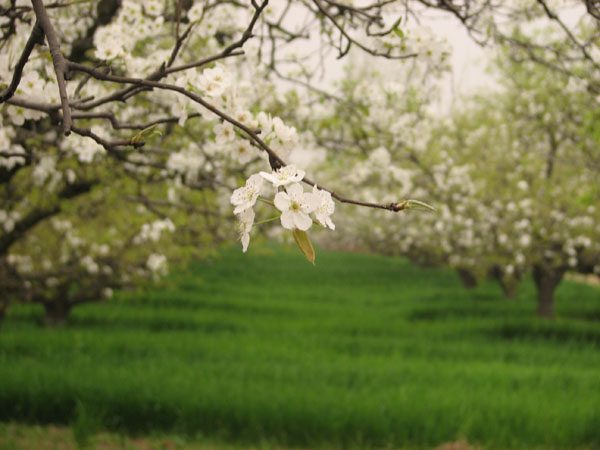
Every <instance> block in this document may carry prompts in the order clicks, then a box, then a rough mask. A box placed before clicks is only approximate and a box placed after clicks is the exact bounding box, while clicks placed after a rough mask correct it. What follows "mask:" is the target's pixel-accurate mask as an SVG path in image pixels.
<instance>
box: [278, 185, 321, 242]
mask: <svg viewBox="0 0 600 450" xmlns="http://www.w3.org/2000/svg"><path fill="white" fill-rule="evenodd" d="M274 202H275V207H276V208H277V209H278V210H280V211H281V212H282V214H281V225H282V226H283V228H287V229H288V230H293V229H294V228H298V229H299V230H302V231H306V230H308V229H309V228H310V226H311V225H312V219H311V218H310V216H309V214H310V213H311V212H313V211H315V210H316V209H317V208H318V206H319V199H318V198H317V197H316V196H315V195H314V194H313V193H306V192H304V189H303V188H302V185H301V184H299V183H294V184H292V185H290V186H289V187H288V188H287V192H278V193H277V195H275V199H274Z"/></svg>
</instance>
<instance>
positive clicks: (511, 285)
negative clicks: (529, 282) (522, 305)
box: [498, 279, 519, 300]
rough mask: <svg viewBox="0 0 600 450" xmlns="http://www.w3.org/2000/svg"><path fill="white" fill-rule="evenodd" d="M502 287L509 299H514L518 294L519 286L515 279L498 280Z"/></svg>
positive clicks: (505, 296)
mask: <svg viewBox="0 0 600 450" xmlns="http://www.w3.org/2000/svg"><path fill="white" fill-rule="evenodd" d="M498 282H499V284H500V287H501V288H502V293H503V294H504V298H506V299H508V300H514V298H515V297H516V296H517V288H518V286H519V285H518V283H517V282H515V281H508V280H504V279H501V280H498Z"/></svg>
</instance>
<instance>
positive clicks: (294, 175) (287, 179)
mask: <svg viewBox="0 0 600 450" xmlns="http://www.w3.org/2000/svg"><path fill="white" fill-rule="evenodd" d="M304 174H305V172H304V171H303V170H300V169H297V168H296V166H295V165H293V164H290V165H287V166H285V167H282V168H280V169H279V170H274V171H273V172H272V173H267V172H260V175H261V176H262V177H263V178H264V179H265V180H267V181H270V182H271V183H273V186H275V187H279V186H286V185H288V184H291V183H298V182H299V181H302V179H303V178H304Z"/></svg>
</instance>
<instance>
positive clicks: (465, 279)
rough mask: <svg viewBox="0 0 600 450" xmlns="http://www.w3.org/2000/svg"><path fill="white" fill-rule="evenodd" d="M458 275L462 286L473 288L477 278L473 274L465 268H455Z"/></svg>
mask: <svg viewBox="0 0 600 450" xmlns="http://www.w3.org/2000/svg"><path fill="white" fill-rule="evenodd" d="M456 272H457V273H458V276H459V277H460V281H461V283H462V285H463V287H464V288H466V289H473V288H474V287H476V286H477V278H475V275H473V273H472V272H471V271H469V270H467V269H456Z"/></svg>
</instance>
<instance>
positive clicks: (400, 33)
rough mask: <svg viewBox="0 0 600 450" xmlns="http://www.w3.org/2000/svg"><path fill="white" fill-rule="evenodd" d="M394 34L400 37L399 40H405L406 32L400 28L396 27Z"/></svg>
mask: <svg viewBox="0 0 600 450" xmlns="http://www.w3.org/2000/svg"><path fill="white" fill-rule="evenodd" d="M394 34H395V35H396V36H398V37H399V38H401V39H404V32H403V31H402V30H401V29H400V28H398V27H397V26H396V27H394Z"/></svg>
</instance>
